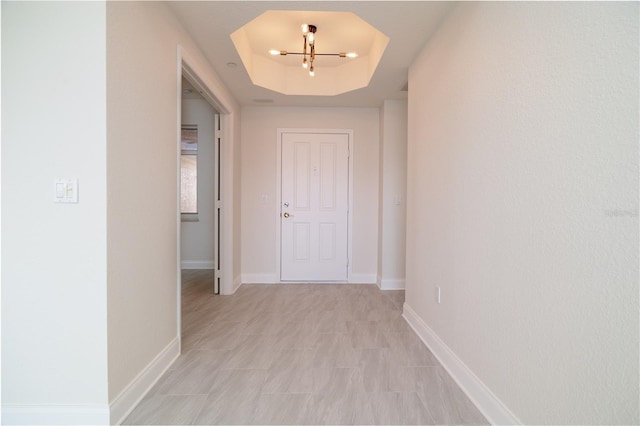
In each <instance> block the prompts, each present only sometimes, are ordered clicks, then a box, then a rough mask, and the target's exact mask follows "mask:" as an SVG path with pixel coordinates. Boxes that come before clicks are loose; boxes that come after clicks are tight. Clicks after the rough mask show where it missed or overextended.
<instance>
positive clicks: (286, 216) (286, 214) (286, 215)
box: [282, 212, 293, 219]
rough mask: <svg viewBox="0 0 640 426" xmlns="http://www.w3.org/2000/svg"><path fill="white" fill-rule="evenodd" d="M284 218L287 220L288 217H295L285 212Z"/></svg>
mask: <svg viewBox="0 0 640 426" xmlns="http://www.w3.org/2000/svg"><path fill="white" fill-rule="evenodd" d="M282 216H284V218H285V219H286V218H288V217H293V215H290V214H289V213H288V212H284V213H283V214H282Z"/></svg>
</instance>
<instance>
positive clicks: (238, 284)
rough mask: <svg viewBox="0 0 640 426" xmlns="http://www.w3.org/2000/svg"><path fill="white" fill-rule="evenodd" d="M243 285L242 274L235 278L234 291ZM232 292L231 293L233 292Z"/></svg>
mask: <svg viewBox="0 0 640 426" xmlns="http://www.w3.org/2000/svg"><path fill="white" fill-rule="evenodd" d="M241 285H242V277H241V276H240V275H238V276H236V277H235V278H234V280H233V293H235V292H236V291H238V289H239V288H240V286H241ZM233 293H231V294H233Z"/></svg>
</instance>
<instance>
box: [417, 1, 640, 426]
mask: <svg viewBox="0 0 640 426" xmlns="http://www.w3.org/2000/svg"><path fill="white" fill-rule="evenodd" d="M638 11H639V9H638V3H624V4H622V3H582V2H580V3H535V2H532V3H466V4H463V5H461V6H460V7H459V8H458V9H457V10H456V11H455V12H454V13H453V14H452V15H451V16H450V17H449V18H448V20H447V21H446V22H445V23H444V25H443V27H442V28H441V29H440V31H439V32H438V34H437V35H436V37H435V39H433V40H432V41H431V42H430V44H429V45H428V46H427V47H426V48H425V49H424V50H423V51H422V53H421V54H420V55H419V57H418V58H417V59H416V61H415V62H414V64H413V66H412V67H411V69H410V73H409V87H410V92H409V147H408V160H409V162H408V194H407V198H408V206H407V209H408V215H407V229H408V230H409V231H408V233H407V277H406V278H407V283H406V285H407V289H406V300H407V302H406V303H407V305H406V308H405V312H409V310H411V311H414V312H415V313H416V314H417V316H418V317H419V319H420V320H421V321H423V325H424V327H425V328H424V330H427V328H426V327H428V328H429V329H430V330H431V331H433V332H434V333H435V334H436V335H437V336H438V337H439V338H440V339H441V340H442V342H443V343H444V344H445V345H446V346H447V347H448V348H450V349H451V350H452V351H453V353H454V355H455V356H456V357H457V358H458V359H459V360H460V361H462V362H463V363H464V364H466V366H467V367H468V368H469V369H470V370H471V372H472V373H473V374H475V376H476V377H477V378H478V379H479V380H480V381H481V382H482V383H484V385H486V386H487V387H488V389H489V390H490V391H492V392H493V394H494V395H495V396H496V397H497V398H498V399H499V400H500V401H502V402H503V403H504V404H505V405H506V407H507V408H508V409H509V410H511V412H512V413H513V414H514V415H515V416H516V417H517V418H518V419H520V421H522V422H524V423H528V424H548V423H551V424H616V423H623V424H637V423H638V422H639V421H640V419H639V415H638V359H639V357H638V89H639V87H638V75H639V69H638V62H639V61H638V54H639V49H638V35H639V34H638ZM436 286H440V287H442V303H441V304H437V303H435V292H434V289H435V287H436ZM424 330H423V331H424Z"/></svg>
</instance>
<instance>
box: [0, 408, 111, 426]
mask: <svg viewBox="0 0 640 426" xmlns="http://www.w3.org/2000/svg"><path fill="white" fill-rule="evenodd" d="M2 424H3V425H108V424H109V406H108V405H107V404H104V405H102V404H87V405H58V404H42V405H40V404H38V405H35V404H34V405H31V404H28V405H23V404H2Z"/></svg>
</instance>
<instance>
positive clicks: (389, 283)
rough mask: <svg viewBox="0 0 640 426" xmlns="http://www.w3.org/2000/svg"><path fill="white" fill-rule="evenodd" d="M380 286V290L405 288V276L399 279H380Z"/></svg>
mask: <svg viewBox="0 0 640 426" xmlns="http://www.w3.org/2000/svg"><path fill="white" fill-rule="evenodd" d="M377 284H378V287H379V288H380V290H404V278H398V279H385V278H382V279H379V280H378V282H377Z"/></svg>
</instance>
